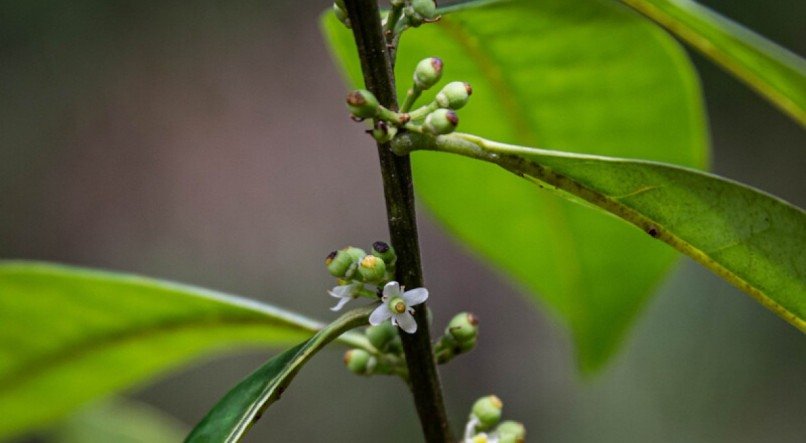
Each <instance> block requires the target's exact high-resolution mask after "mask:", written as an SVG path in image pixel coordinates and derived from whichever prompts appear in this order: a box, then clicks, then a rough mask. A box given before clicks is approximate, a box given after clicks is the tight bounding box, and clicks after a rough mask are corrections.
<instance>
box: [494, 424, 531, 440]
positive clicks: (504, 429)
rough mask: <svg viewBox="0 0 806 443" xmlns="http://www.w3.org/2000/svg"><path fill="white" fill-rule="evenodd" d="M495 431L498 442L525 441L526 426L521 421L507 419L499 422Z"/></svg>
mask: <svg viewBox="0 0 806 443" xmlns="http://www.w3.org/2000/svg"><path fill="white" fill-rule="evenodd" d="M495 432H496V433H497V434H498V442H499V443H523V442H525V441H526V428H525V427H524V426H523V424H522V423H518V422H516V421H512V420H507V421H504V422H501V424H500V425H498V427H497V428H495Z"/></svg>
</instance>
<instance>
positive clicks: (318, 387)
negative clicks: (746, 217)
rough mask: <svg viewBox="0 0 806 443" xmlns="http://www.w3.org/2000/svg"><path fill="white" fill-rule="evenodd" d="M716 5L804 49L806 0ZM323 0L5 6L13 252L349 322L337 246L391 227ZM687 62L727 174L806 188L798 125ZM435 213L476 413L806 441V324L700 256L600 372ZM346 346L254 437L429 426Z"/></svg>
mask: <svg viewBox="0 0 806 443" xmlns="http://www.w3.org/2000/svg"><path fill="white" fill-rule="evenodd" d="M703 3H705V4H707V5H709V6H711V7H713V8H715V9H716V10H718V11H721V12H723V13H724V14H725V15H727V16H729V17H732V18H734V19H736V20H737V21H739V22H741V23H744V24H746V25H748V26H749V27H751V28H753V29H755V30H757V31H758V32H760V33H761V34H763V35H766V36H768V37H770V38H771V39H772V40H774V41H776V42H779V43H781V44H783V45H784V46H786V47H789V48H790V49H792V50H793V51H794V52H796V53H799V54H804V53H806V28H804V27H803V19H804V17H806V3H804V2H802V1H798V0H779V1H776V2H765V1H761V0H707V1H703ZM328 6H329V2H327V1H325V0H318V1H292V0H273V1H266V0H261V1H257V0H238V1H229V2H224V1H220V0H198V1H194V2H177V1H129V0H126V1H115V2H110V1H106V0H73V1H69V2H64V1H55V0H50V1H47V0H42V1H22V0H18V1H11V0H8V1H3V2H2V3H0V256H2V257H3V258H30V259H42V260H53V261H59V262H67V263H73V264H80V265H87V266H94V267H104V268H110V269H117V270H126V271H133V272H137V273H142V274H146V275H152V276H158V277H164V278H169V279H173V280H178V281H183V282H189V283H194V284H198V285H203V286H209V287H212V288H216V289H219V290H223V291H226V292H231V293H236V294H243V295H246V296H250V297H254V298H257V299H260V300H265V301H268V302H271V303H273V304H276V305H279V306H283V307H286V308H289V309H293V310H297V311H300V312H303V313H305V314H307V315H309V316H312V317H314V318H321V319H323V320H326V319H330V318H333V315H332V314H331V313H330V311H328V310H327V308H328V307H329V306H330V305H331V304H332V301H331V299H330V298H329V297H327V296H326V294H325V289H326V288H328V287H329V286H330V285H332V280H331V279H330V278H329V277H328V275H327V273H326V272H325V271H324V269H323V267H322V260H323V257H324V256H325V255H326V254H327V252H328V251H330V250H332V249H334V248H336V247H339V246H342V245H344V244H348V243H349V244H356V245H360V246H364V247H367V246H368V245H369V243H370V242H371V241H373V240H377V239H384V238H386V237H387V234H386V221H385V211H384V207H383V201H382V193H381V181H380V175H379V172H378V167H377V158H376V153H375V150H374V146H373V145H372V143H370V140H369V139H368V138H367V137H366V136H365V135H364V134H363V133H362V130H361V129H362V128H359V127H358V126H357V125H354V124H351V123H350V121H349V119H348V118H347V113H346V111H345V109H344V107H343V97H344V94H345V92H346V89H345V86H344V85H343V83H342V81H341V79H340V77H339V74H338V72H337V71H336V69H335V68H334V66H333V64H332V63H331V61H330V58H329V55H328V53H327V51H326V49H325V45H324V43H323V41H322V39H321V37H320V34H319V32H318V27H317V26H318V25H317V19H318V15H319V13H320V12H321V11H322V10H323V9H325V8H327V7H328ZM692 57H693V59H694V61H695V63H696V64H697V67H698V69H699V72H700V74H701V76H702V80H703V85H704V90H705V97H706V101H707V106H708V110H709V113H710V125H711V129H712V140H713V145H714V155H713V163H714V170H715V171H716V172H717V173H719V174H721V175H725V176H728V177H731V178H734V179H737V180H740V181H743V182H747V183H750V184H752V185H755V186H757V187H759V188H761V189H764V190H766V191H768V192H771V193H773V194H776V195H778V196H781V197H783V198H785V199H787V200H789V201H791V202H794V203H796V204H798V205H800V206H806V180H804V176H803V174H804V171H806V154H804V144H805V142H806V138H805V137H804V133H803V131H802V129H801V128H799V127H798V126H797V125H796V124H795V123H793V122H792V121H790V120H789V119H788V118H786V117H784V116H783V115H781V114H780V113H778V112H777V111H776V110H775V109H773V108H772V107H771V106H770V105H769V104H767V103H766V102H764V101H763V100H761V99H760V98H758V97H757V96H756V95H754V94H753V93H751V92H749V91H748V90H747V89H745V88H744V87H743V86H742V85H740V84H739V83H738V82H737V81H736V80H734V79H733V78H731V77H729V76H727V75H726V74H724V73H723V72H721V71H720V70H718V69H717V68H715V67H713V66H712V65H710V64H709V63H707V62H705V61H704V60H703V59H701V58H700V57H698V56H697V55H692ZM420 229H421V235H422V249H423V250H422V253H423V262H424V266H425V269H426V281H427V284H428V287H429V289H430V290H431V291H432V294H433V297H432V298H433V301H432V302H431V306H432V308H433V309H434V312H435V325H434V329H435V330H437V331H438V330H440V329H441V328H442V327H443V325H444V324H445V322H446V321H447V320H448V319H449V318H450V316H451V315H452V314H453V313H454V312H456V311H457V310H470V311H473V312H475V313H477V314H478V315H479V316H480V317H481V321H482V325H481V327H482V334H483V335H482V339H481V341H480V344H479V346H478V349H477V350H476V351H475V352H473V353H471V354H469V355H467V356H463V357H461V358H459V359H457V360H455V361H454V362H452V363H451V364H449V365H448V366H445V367H443V368H442V376H443V383H444V385H445V389H446V395H447V397H448V407H449V410H450V415H451V417H452V418H453V424H454V426H455V427H456V428H457V429H458V428H460V427H461V426H462V425H463V423H464V419H465V416H466V414H467V411H468V408H469V406H470V404H471V403H472V401H473V400H474V399H475V398H477V397H479V396H481V395H484V394H488V393H496V394H498V395H499V396H500V397H501V398H502V399H503V400H504V402H505V415H506V416H507V417H509V418H512V419H518V420H521V421H523V422H524V423H525V424H526V426H527V428H528V430H529V436H530V438H529V440H530V441H549V442H581V441H596V442H632V441H653V442H728V441H729V442H734V443H735V442H762V441H764V442H769V441H775V442H802V441H803V438H804V435H806V419H804V417H806V340H804V338H803V335H802V334H801V333H799V332H797V331H796V330H795V329H794V328H792V327H791V326H789V325H787V324H786V323H784V322H783V321H781V320H779V319H778V318H776V317H775V316H774V315H773V314H771V313H770V312H768V311H766V310H765V309H763V308H762V307H760V306H759V305H758V304H757V303H755V302H754V301H752V300H751V299H750V298H749V297H747V296H745V295H743V294H741V293H739V292H738V291H736V290H734V289H733V288H732V287H730V286H729V285H728V284H726V283H724V282H722V281H720V280H719V279H717V278H716V277H714V276H713V275H711V274H710V273H709V272H707V271H705V270H703V269H701V268H699V267H698V266H696V265H695V264H693V263H692V262H690V261H689V260H687V259H683V260H681V266H679V268H678V269H677V270H676V271H675V272H673V273H672V274H671V275H670V277H669V278H668V279H667V280H666V281H665V283H664V284H663V286H662V288H661V289H660V292H659V293H658V295H657V297H655V298H654V299H653V300H652V302H651V303H650V304H649V306H648V309H647V310H646V312H645V313H644V314H643V315H641V316H640V318H639V320H638V322H637V325H636V327H635V329H634V331H633V333H632V334H631V335H630V337H629V339H628V340H627V342H626V343H625V345H624V348H623V351H622V352H621V353H619V354H618V356H617V357H616V358H615V359H614V360H613V362H612V363H611V364H610V365H609V366H608V367H607V369H606V370H605V371H603V372H602V373H601V374H599V375H597V376H594V377H590V378H582V377H580V376H579V375H578V374H577V373H576V372H575V368H574V362H573V356H572V349H571V346H570V340H569V337H568V335H567V334H566V332H565V331H564V330H563V329H562V328H561V327H560V325H559V324H558V323H557V322H556V321H555V320H554V319H553V318H552V316H551V315H550V313H547V312H545V310H543V309H541V308H540V307H536V306H534V305H533V304H531V303H530V302H528V301H527V299H526V297H525V296H524V294H522V293H520V292H519V290H518V288H517V287H515V286H512V285H511V284H509V283H508V282H507V281H506V280H505V279H504V278H502V277H501V275H500V274H499V273H497V272H496V271H495V270H493V269H491V268H489V267H488V266H487V265H485V264H484V263H482V262H480V261H478V260H476V259H475V258H473V257H472V256H471V255H470V254H468V252H467V251H466V250H465V249H463V247H462V246H460V245H458V244H457V243H455V242H453V241H452V240H451V239H450V238H449V237H447V236H446V234H445V232H444V231H442V230H441V229H440V228H439V227H438V226H437V225H435V223H434V222H433V220H432V219H431V218H430V217H429V215H428V213H427V212H426V211H425V210H424V209H423V208H421V210H420ZM625 275H626V273H625ZM0 296H2V294H0ZM0 327H2V325H0ZM272 352H273V351H268V350H258V351H252V352H247V353H235V354H232V355H225V356H221V357H218V358H214V359H208V360H205V361H201V362H198V363H197V364H195V365H194V366H192V367H189V368H187V369H185V370H182V371H179V372H175V373H172V374H167V375H165V376H164V377H162V378H161V379H160V380H158V381H155V382H154V383H151V384H147V385H143V386H141V387H139V388H137V389H134V390H132V391H131V392H129V393H128V394H127V395H128V396H129V397H131V398H134V399H136V400H138V401H142V402H145V403H147V404H150V405H152V406H153V407H155V408H157V409H158V410H160V411H163V412H164V413H165V414H167V415H168V416H172V417H174V418H175V419H176V420H178V422H182V423H185V424H186V425H192V424H194V423H195V422H196V421H197V420H199V419H200V418H201V417H202V416H203V415H204V413H205V412H206V410H207V409H208V408H209V407H211V406H212V405H213V404H214V403H215V401H216V400H217V398H218V397H220V396H221V395H223V394H224V393H225V392H226V391H227V389H228V388H229V387H230V386H232V385H233V384H234V383H236V382H237V381H238V380H239V379H240V378H242V377H243V376H245V375H246V374H248V373H249V372H251V370H252V369H253V368H254V367H256V366H257V365H259V364H260V363H261V362H263V361H264V360H266V359H267V358H268V357H269V356H270V355H271V354H272ZM341 352H342V350H341V349H338V348H334V349H332V350H329V351H325V352H323V353H322V354H320V355H318V356H317V357H316V358H315V359H314V360H313V362H312V363H311V364H309V365H308V366H306V368H305V369H304V370H303V371H302V373H301V374H300V375H299V376H298V378H297V379H296V381H295V382H294V384H293V385H292V386H291V388H290V389H289V390H288V391H287V392H286V393H285V394H284V395H283V399H282V401H280V402H279V403H277V404H276V405H275V406H273V407H272V410H271V411H270V412H269V413H268V414H266V415H265V416H264V417H263V418H262V419H261V421H260V422H259V423H258V424H257V426H256V427H255V428H254V430H253V432H252V433H251V434H250V435H249V437H248V438H247V441H254V442H258V441H271V442H274V441H277V442H280V441H282V442H317V441H356V442H378V441H383V442H412V441H419V440H420V434H419V426H418V424H417V421H416V417H415V413H414V409H413V405H412V404H411V402H410V401H409V399H408V397H407V392H406V389H405V387H404V386H403V385H402V383H399V382H398V381H397V380H394V379H390V378H382V377H376V378H372V379H363V378H358V377H355V376H352V375H351V374H349V373H348V372H347V371H346V369H344V368H343V366H342V363H341ZM0 419H2V418H1V417H0ZM143 435H146V434H143ZM144 438H145V437H144ZM31 439H34V440H38V441H50V439H51V437H50V434H49V433H48V432H46V431H43V432H42V433H39V434H36V435H34V436H31V437H27V438H26V439H25V440H31Z"/></svg>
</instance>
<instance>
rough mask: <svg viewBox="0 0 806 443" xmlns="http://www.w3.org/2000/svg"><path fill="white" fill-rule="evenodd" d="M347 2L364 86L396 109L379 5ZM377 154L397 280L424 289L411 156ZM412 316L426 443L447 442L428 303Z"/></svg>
mask: <svg viewBox="0 0 806 443" xmlns="http://www.w3.org/2000/svg"><path fill="white" fill-rule="evenodd" d="M344 3H345V6H346V8H347V14H348V15H349V17H350V23H351V24H352V29H353V36H354V37H355V42H356V46H357V47H358V55H359V58H360V59H361V69H362V71H363V73H364V84H365V85H366V88H367V89H369V90H370V91H372V93H373V94H375V96H376V97H377V98H378V100H379V101H380V103H381V105H383V106H386V107H387V108H389V109H392V110H397V98H396V97H395V81H394V74H393V71H392V61H391V59H390V56H389V54H388V50H389V48H388V46H387V40H386V39H385V38H384V35H383V30H382V28H381V20H380V15H379V11H378V3H377V1H376V0H345V2H344ZM378 156H379V157H380V163H381V174H382V176H383V189H384V196H385V198H386V212H387V218H388V221H389V235H390V239H391V241H392V245H393V246H394V248H395V251H396V253H397V257H398V261H397V276H396V277H397V280H398V281H399V282H400V283H401V284H402V285H404V286H406V287H409V288H417V287H422V286H423V275H422V269H421V265H420V246H419V243H418V238H417V221H416V214H415V211H414V189H413V186H412V179H411V164H410V161H409V156H408V155H404V156H397V155H395V154H393V153H392V151H391V146H390V144H389V143H379V144H378ZM414 317H415V319H416V321H417V326H418V330H417V333H415V334H407V333H405V332H402V333H401V340H402V342H403V350H404V352H405V353H406V363H407V366H408V369H409V375H410V380H411V391H412V394H413V396H414V403H415V406H416V407H417V414H418V416H419V418H420V425H421V426H422V430H423V434H424V436H425V440H426V441H427V442H429V443H431V442H439V443H448V442H451V441H453V438H452V437H451V433H450V429H449V425H448V417H447V413H446V411H445V405H444V402H443V399H442V388H441V385H440V381H439V374H438V373H437V368H436V362H435V361H434V354H433V350H432V349H431V337H430V334H429V327H428V319H427V316H426V307H425V305H424V304H423V305H421V306H420V309H417V310H416V312H415V314H414Z"/></svg>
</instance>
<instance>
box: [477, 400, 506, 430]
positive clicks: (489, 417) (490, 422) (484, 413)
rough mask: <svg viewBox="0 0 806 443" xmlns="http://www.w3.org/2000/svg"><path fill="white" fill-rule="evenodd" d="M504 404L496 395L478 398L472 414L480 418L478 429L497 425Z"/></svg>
mask: <svg viewBox="0 0 806 443" xmlns="http://www.w3.org/2000/svg"><path fill="white" fill-rule="evenodd" d="M503 407H504V404H503V403H502V402H501V399H500V398H498V397H496V396H495V395H488V396H487V397H482V398H480V399H478V400H476V403H474V404H473V409H472V414H473V415H474V416H475V417H476V418H477V419H478V420H479V424H478V425H477V426H476V428H477V430H481V431H484V430H487V429H490V428H492V427H493V426H495V425H496V424H497V423H498V421H499V420H501V408H503Z"/></svg>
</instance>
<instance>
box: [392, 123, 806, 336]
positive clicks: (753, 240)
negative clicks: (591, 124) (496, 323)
mask: <svg viewBox="0 0 806 443" xmlns="http://www.w3.org/2000/svg"><path fill="white" fill-rule="evenodd" d="M406 137H409V138H412V140H411V141H405V138H406ZM395 143H396V144H398V145H400V144H402V143H407V144H408V146H410V147H414V149H418V148H419V149H428V148H429V144H430V149H435V150H440V151H446V152H454V153H458V154H463V155H466V156H469V157H472V158H476V159H482V160H486V161H489V162H492V163H496V164H498V165H500V166H502V167H504V168H505V169H507V170H509V171H510V172H513V173H515V174H517V175H519V176H522V177H524V178H527V179H531V180H532V181H534V182H536V183H540V184H546V185H548V186H553V187H556V188H557V189H558V190H561V191H563V192H565V193H568V194H570V195H572V196H574V197H576V198H578V199H581V200H583V201H585V202H587V203H589V204H591V205H594V206H597V207H599V208H601V209H604V210H605V211H608V212H610V213H611V214H613V215H616V216H618V217H620V218H622V219H624V220H626V221H628V222H630V223H632V224H633V225H635V226H637V227H639V228H640V229H641V230H642V231H644V232H645V233H647V234H649V236H650V237H653V238H657V239H659V240H662V241H663V242H665V243H667V244H669V245H671V246H672V247H674V248H675V249H677V250H678V251H680V252H682V253H684V254H686V255H688V256H689V257H691V258H693V259H694V260H696V261H698V262H699V263H700V264H702V265H703V266H705V267H706V268H708V269H710V270H712V271H713V272H714V273H716V274H717V275H719V276H720V277H722V278H724V279H725V280H727V281H728V282H730V283H732V284H733V285H735V286H736V287H738V288H739V289H741V290H743V291H745V292H747V293H748V294H750V295H751V296H752V297H753V298H755V299H756V300H757V301H758V302H759V303H761V304H762V305H764V306H765V307H767V308H768V309H770V310H771V311H773V312H774V313H776V314H778V315H779V316H780V317H781V318H783V319H784V320H786V321H788V322H789V323H791V324H792V325H793V326H795V327H796V328H798V329H799V330H801V331H802V332H806V254H804V253H803V251H806V212H804V211H803V210H802V209H800V208H797V207H795V206H793V205H791V204H789V203H787V202H785V201H783V200H780V199H778V198H776V197H773V196H771V195H769V194H765V193H764V192H762V191H759V190H757V189H754V188H752V187H749V186H746V185H743V184H741V183H736V182H734V181H731V180H728V179H725V178H722V177H718V176H716V175H712V174H707V173H704V172H700V171H695V170H692V169H687V168H682V167H678V166H674V165H668V164H663V163H657V162H650V161H642V160H628V159H620V158H611V157H603V156H592V155H581V154H572V153H565V152H556V151H549V150H544V149H535V148H526V147H522V146H515V145H509V144H505V143H498V142H492V141H489V140H485V139H482V138H481V137H476V136H473V135H469V134H454V135H451V136H443V137H438V138H436V140H434V139H433V138H430V139H429V138H425V137H423V136H403V137H402V138H401V139H400V140H397V141H395ZM404 149H405V148H404ZM405 150H408V149H405Z"/></svg>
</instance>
